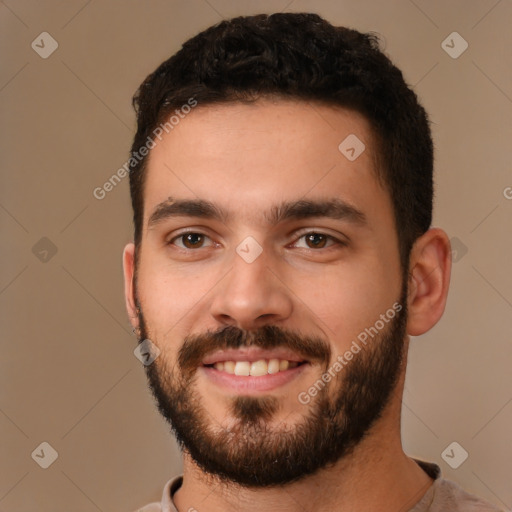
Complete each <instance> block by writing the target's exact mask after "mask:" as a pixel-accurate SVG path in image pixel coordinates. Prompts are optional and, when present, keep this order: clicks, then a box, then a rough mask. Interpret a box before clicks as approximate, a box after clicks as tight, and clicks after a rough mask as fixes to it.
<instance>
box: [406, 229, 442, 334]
mask: <svg viewBox="0 0 512 512" xmlns="http://www.w3.org/2000/svg"><path fill="white" fill-rule="evenodd" d="M451 268H452V258H451V247H450V240H449V238H448V235H447V234H446V233H445V232H444V231H443V230H442V229H439V228H432V229H429V230H428V231H427V232H426V233H424V234H423V235H422V236H420V237H419V238H418V239H417V240H416V242H415V243H414V245H413V248H412V250H411V257H410V263H409V295H408V298H407V306H408V319H407V334H410V335H411V336H419V335H420V334H424V333H425V332H427V331H429V330H430V329H431V328H432V327H434V325H435V324H436V323H437V322H438V321H439V319H440V318H441V316H442V315H443V312H444V308H445V305H446V299H447V296H448V287H449V284H450V273H451Z"/></svg>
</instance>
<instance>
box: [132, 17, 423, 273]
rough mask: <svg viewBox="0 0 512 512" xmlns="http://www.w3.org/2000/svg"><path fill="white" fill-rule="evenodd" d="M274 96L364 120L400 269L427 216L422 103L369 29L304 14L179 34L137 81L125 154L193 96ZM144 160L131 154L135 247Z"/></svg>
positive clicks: (204, 100)
mask: <svg viewBox="0 0 512 512" xmlns="http://www.w3.org/2000/svg"><path fill="white" fill-rule="evenodd" d="M276 96H277V97H279V98H283V99H292V100H293V99H295V100H302V101H306V102H318V103H322V104H327V105H333V106H340V107H344V108H347V109H352V110H355V111H358V112H359V113H361V114H362V115H364V116H365V117H366V119H367V120H368V121H369V122H370V125H371V127H372V131H373V135H374V139H375V140H376V142H377V154H378V160H379V165H378V169H377V173H378V176H379V179H380V180H381V181H382V183H384V185H385V187H386V189H387V190H388V192H389V194H390V197H391V200H392V204H393V210H394V217H395V225H396V229H397V235H398V240H399V251H400V258H401V263H402V267H403V268H404V269H406V267H407V266H408V261H409V254H410V250H411V248H412V245H413V243H414V241H415V240H416V238H417V237H418V236H420V235H421V234H423V233H424V232H425V231H427V229H428V228H429V227H430V224H431V221H432V201H433V144H432V137H431V133H430V126H429V121H428V117H427V114H426V112H425V110H424V108H423V107H422V106H421V105H420V103H419V101H418V98H417V96H416V94H415V93H414V91H413V90H412V89H411V88H410V87H408V85H407V84H406V82H405V80H404V78H403V76H402V73H401V71H400V70H399V69H398V68H397V67H396V66H394V65H393V63H392V62H391V61H390V59H389V58H388V57H387V56H386V55H385V54H384V53H383V52H382V51H381V50H380V47H379V40H378V37H377V36H376V35H374V34H364V33H361V32H358V31H356V30H353V29H349V28H345V27H336V26H333V25H331V24H330V23H328V22H327V21H326V20H324V19H323V18H321V17H320V16H318V15H316V14H310V13H276V14H271V15H267V14H260V15H256V16H241V17H237V18H233V19H231V20H225V21H222V22H221V23H219V24H217V25H214V26H212V27H210V28H208V29H206V30H204V31H203V32H201V33H199V34H197V35H196V36H195V37H193V38H191V39H189V40H188V41H186V42H185V43H184V44H183V46H182V48H181V49H180V50H179V51H178V52H177V53H176V54H175V55H173V56H172V57H170V58H169V59H168V60H166V61H165V62H163V63H162V64H161V65H160V66H159V67H158V68H157V69H156V70H155V71H154V72H153V73H151V74H150V75H149V76H148V77H147V78H146V79H145V80H144V81H143V83H142V84H141V85H140V87H139V88H138V90H137V92H136V93H135V95H134V97H133V106H134V109H135V111H136V114H137V132H136V134H135V137H134V140H133V145H132V148H131V151H132V155H133V154H134V153H135V152H137V151H138V149H139V148H140V147H141V146H142V145H143V144H144V143H145V141H146V140H150V139H151V138H152V135H153V132H154V130H155V128H157V127H158V126H159V125H160V124H161V123H163V122H165V120H166V119H167V118H168V117H169V116H170V115H171V114H172V111H173V110H174V109H176V108H179V107H181V106H182V105H185V104H187V102H189V101H190V98H194V100H195V101H197V102H198V104H199V105H200V106H201V105H211V104H215V103H230V102H249V101H256V100H258V99H260V98H265V97H276ZM153 139H154V136H153ZM146 161H147V157H145V158H142V159H140V160H136V159H133V158H132V159H130V193H131V200H132V207H133V221H134V230H135V236H134V239H135V244H136V246H138V245H139V244H140V242H141V235H142V219H143V209H144V201H143V191H144V180H145V174H146Z"/></svg>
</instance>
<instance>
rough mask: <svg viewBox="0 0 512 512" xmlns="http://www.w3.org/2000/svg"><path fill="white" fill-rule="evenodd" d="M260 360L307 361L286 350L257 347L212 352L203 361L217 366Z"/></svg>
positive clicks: (204, 363) (205, 363)
mask: <svg viewBox="0 0 512 512" xmlns="http://www.w3.org/2000/svg"><path fill="white" fill-rule="evenodd" d="M260 359H267V360H268V359H286V360H288V361H296V362H297V363H301V362H305V361H306V360H305V359H304V358H303V357H302V356H300V355H299V354H296V353H295V352H293V351H291V350H289V349H286V348H275V349H270V350H263V349H260V348H257V347H248V348H239V349H230V350H218V351H216V352H212V353H211V354H209V355H207V356H206V357H205V358H204V359H203V361H202V363H203V365H207V364H215V363H218V362H219V361H249V362H250V363H252V362H254V361H259V360H260Z"/></svg>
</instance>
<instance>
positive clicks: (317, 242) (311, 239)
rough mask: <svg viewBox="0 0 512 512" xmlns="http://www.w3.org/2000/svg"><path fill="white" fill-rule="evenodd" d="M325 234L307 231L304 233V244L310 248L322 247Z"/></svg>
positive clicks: (324, 243)
mask: <svg viewBox="0 0 512 512" xmlns="http://www.w3.org/2000/svg"><path fill="white" fill-rule="evenodd" d="M327 238H329V237H328V236H327V235H322V234H321V233H309V234H307V235H305V239H306V244H307V245H308V247H309V248H311V249H323V248H324V247H325V245H326V243H327Z"/></svg>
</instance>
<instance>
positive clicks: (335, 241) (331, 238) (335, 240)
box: [168, 231, 347, 251]
mask: <svg viewBox="0 0 512 512" xmlns="http://www.w3.org/2000/svg"><path fill="white" fill-rule="evenodd" d="M191 234H193V235H200V236H203V237H206V238H209V239H210V240H211V238H210V237H209V236H208V235H206V234H205V233H201V232H200V231H183V232H182V233H180V234H179V235H176V236H174V237H173V238H171V239H170V240H169V242H168V245H175V244H174V241H175V240H179V239H180V238H181V239H182V238H183V237H185V236H187V235H191ZM308 235H320V236H324V237H326V238H327V239H328V241H331V242H333V243H332V244H331V245H329V246H327V247H321V248H320V249H314V248H312V247H302V249H309V250H311V251H319V250H321V249H329V248H331V247H333V246H336V245H338V246H340V247H345V246H347V243H346V242H344V241H342V240H340V239H338V238H336V237H334V236H332V235H329V234H327V233H322V232H321V231H305V232H303V233H302V234H300V235H299V236H298V237H297V239H296V241H295V242H294V244H296V243H297V242H298V241H299V240H300V239H301V238H304V237H306V236H308ZM177 247H178V249H180V250H182V251H194V250H197V249H190V248H188V247H179V246H177ZM198 249H205V247H198Z"/></svg>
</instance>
